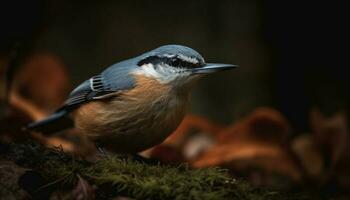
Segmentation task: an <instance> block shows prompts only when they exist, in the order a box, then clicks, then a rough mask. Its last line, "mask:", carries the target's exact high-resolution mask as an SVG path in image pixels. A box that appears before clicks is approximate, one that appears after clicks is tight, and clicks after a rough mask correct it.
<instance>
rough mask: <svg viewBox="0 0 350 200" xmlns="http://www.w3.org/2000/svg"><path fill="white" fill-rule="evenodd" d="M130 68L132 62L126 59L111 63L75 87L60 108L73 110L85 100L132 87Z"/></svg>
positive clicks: (109, 94) (106, 96) (99, 97)
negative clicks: (99, 72)
mask: <svg viewBox="0 0 350 200" xmlns="http://www.w3.org/2000/svg"><path fill="white" fill-rule="evenodd" d="M132 69H134V68H133V65H132V63H130V62H127V61H124V62H122V63H117V64H115V65H112V66H111V67H109V68H107V69H106V70H105V71H103V72H102V73H101V74H99V75H97V76H94V77H92V78H90V79H88V80H86V81H84V82H83V83H82V84H80V85H79V86H78V87H77V88H75V89H74V90H73V91H72V92H71V93H70V95H69V97H68V99H67V100H66V101H65V103H64V105H63V107H62V108H61V109H65V110H73V109H75V108H77V107H78V106H80V105H81V104H84V103H86V102H89V101H92V100H98V99H106V98H110V97H112V96H116V95H118V93H120V92H122V91H125V90H129V89H132V88H133V87H134V86H135V81H134V78H133V76H132V75H131V74H130V71H131V70H132ZM61 109H59V110H61Z"/></svg>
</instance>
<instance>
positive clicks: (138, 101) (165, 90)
mask: <svg viewBox="0 0 350 200" xmlns="http://www.w3.org/2000/svg"><path fill="white" fill-rule="evenodd" d="M135 79H136V87H135V88H134V89H132V90H129V91H125V92H122V93H121V94H120V95H119V96H117V97H113V98H110V99H106V100H98V101H93V102H90V103H87V104H85V105H83V106H81V107H80V108H79V109H77V111H76V112H75V113H74V119H75V124H76V127H77V128H78V129H79V130H80V132H81V134H82V135H83V136H84V137H88V138H89V139H93V140H98V141H99V142H100V143H102V144H104V146H106V147H110V148H112V149H113V150H115V151H117V152H138V151H141V150H144V149H146V148H149V147H151V146H153V145H156V144H158V143H160V142H162V141H163V140H164V139H165V138H166V137H167V136H168V135H169V134H170V133H171V132H172V131H174V130H175V129H176V128H177V126H178V125H179V123H180V122H181V121H182V118H183V116H184V114H185V110H186V107H187V102H188V93H186V92H185V93H184V92H178V91H174V90H173V89H172V88H171V86H167V85H162V84H160V83H159V82H158V81H157V80H154V79H152V78H147V77H143V76H142V77H141V76H136V77H135Z"/></svg>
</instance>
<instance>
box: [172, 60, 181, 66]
mask: <svg viewBox="0 0 350 200" xmlns="http://www.w3.org/2000/svg"><path fill="white" fill-rule="evenodd" d="M171 65H172V66H174V67H179V66H180V65H181V61H180V60H179V59H178V58H173V59H172V60H171Z"/></svg>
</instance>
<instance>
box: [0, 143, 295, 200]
mask: <svg viewBox="0 0 350 200" xmlns="http://www.w3.org/2000/svg"><path fill="white" fill-rule="evenodd" d="M2 154H3V155H2V157H6V158H7V159H10V160H13V161H15V162H16V163H17V164H18V165H20V166H24V167H27V168H30V169H32V170H33V171H35V172H36V173H38V174H40V175H41V177H43V179H44V180H45V184H41V185H40V186H39V187H38V188H35V189H34V192H40V190H45V189H47V188H51V189H52V188H53V187H54V189H72V188H74V187H75V185H76V184H77V182H78V177H79V176H80V177H83V178H84V179H85V180H87V181H88V182H89V183H90V184H91V185H95V186H96V197H97V198H98V199H101V198H103V199H104V198H107V199H108V198H113V197H116V196H126V197H131V198H135V199H300V198H301V196H299V195H297V196H295V195H294V196H291V195H283V194H281V193H278V192H271V191H267V190H263V189H257V188H253V187H252V186H250V185H249V184H247V183H246V182H243V181H238V180H236V179H233V178H232V177H230V176H229V175H228V174H227V173H226V171H225V170H223V169H219V168H208V169H189V167H188V166H187V165H185V164H184V165H179V166H169V165H162V164H160V163H157V162H153V163H148V162H144V161H140V160H137V159H134V158H133V157H131V156H118V155H113V156H106V157H102V158H101V159H99V160H98V161H96V162H94V163H91V162H87V161H83V160H76V159H74V158H72V157H71V156H69V155H67V154H65V153H63V152H62V151H61V150H59V149H57V150H51V149H47V148H45V147H43V146H40V145H37V144H35V143H30V144H25V145H18V144H16V145H15V144H13V145H8V147H7V150H6V154H4V153H3V152H2Z"/></svg>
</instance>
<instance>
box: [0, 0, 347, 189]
mask: <svg viewBox="0 0 350 200" xmlns="http://www.w3.org/2000/svg"><path fill="white" fill-rule="evenodd" d="M347 8H348V7H347V6H345V5H341V4H338V3H335V2H331V1H325V2H323V3H322V2H321V1H318V2H316V3H315V2H306V1H277V0H267V1H257V0H222V1H212V0H202V1H188V0H187V1H185V0H177V1H112V0H109V1H107V0H106V1H89V2H86V1H68V0H61V1H53V0H47V1H44V0H32V1H7V2H6V1H3V2H2V3H1V4H0V22H1V23H0V75H1V76H3V77H4V76H5V75H6V79H8V80H9V81H11V80H12V79H13V77H15V74H18V72H19V71H21V67H23V66H26V64H25V63H28V62H29V61H28V58H33V59H34V61H35V59H37V60H41V61H40V62H37V63H35V62H34V64H32V65H29V64H27V65H28V66H35V65H39V64H38V63H41V64H40V65H41V66H45V63H47V62H48V63H51V64H52V63H53V64H52V66H55V67H54V68H52V69H51V68H50V69H49V71H48V72H47V71H46V72H45V70H43V68H40V67H39V68H38V69H36V68H35V67H34V68H31V69H32V70H31V71H29V72H22V76H21V75H18V76H19V77H24V79H28V80H29V83H30V84H29V85H31V87H34V86H35V84H34V83H33V79H34V80H36V79H39V78H38V77H41V78H43V79H45V75H47V74H48V73H50V72H51V73H53V74H54V75H52V74H51V75H50V76H49V75H47V77H55V74H57V77H61V76H62V77H65V79H67V80H69V81H70V83H69V84H68V85H70V86H69V87H70V89H72V88H73V87H74V86H76V85H77V84H79V83H80V82H82V81H83V80H85V79H88V78H90V77H91V76H93V75H95V74H97V73H99V72H101V71H102V70H103V69H104V68H106V67H108V66H109V65H111V64H113V63H116V62H118V61H121V60H124V59H127V58H130V57H134V56H136V55H139V54H141V53H143V52H145V51H148V50H151V49H154V48H156V47H159V46H161V45H165V44H182V45H186V46H189V47H192V48H193V49H195V50H197V51H199V52H200V53H201V54H202V55H203V56H204V57H205V59H206V61H208V62H223V63H232V64H237V65H239V66H240V68H238V69H236V70H233V71H228V72H225V73H218V74H215V75H212V76H208V77H206V78H205V79H204V80H202V81H201V82H199V84H198V86H197V87H196V88H195V90H194V92H193V98H192V106H191V113H194V114H197V115H199V116H202V117H205V118H207V119H209V121H211V122H218V123H219V124H221V125H223V126H226V125H230V124H234V123H235V124H234V127H233V128H232V129H228V130H227V131H226V132H228V133H234V134H236V135H239V134H240V133H246V134H245V135H244V137H242V138H243V139H242V138H241V136H237V137H238V139H237V138H233V139H232V138H231V139H232V142H233V143H230V145H228V146H229V147H228V149H229V150H228V151H227V152H228V154H229V153H232V152H235V151H240V150H241V149H244V148H245V147H243V146H244V145H243V146H242V148H240V147H238V148H237V149H236V150H235V149H234V148H235V147H237V145H239V144H243V141H248V144H249V145H251V142H252V141H254V142H256V141H258V143H257V144H255V143H254V145H252V146H249V145H247V149H249V150H252V149H253V150H254V148H255V147H259V145H260V144H261V143H264V142H266V144H265V143H264V145H265V146H264V145H263V146H264V147H261V148H264V149H265V148H270V147H271V146H273V145H275V146H274V147H276V149H277V150H273V152H275V151H276V152H282V153H281V154H278V155H281V156H272V157H273V158H271V159H272V160H273V162H270V161H266V160H268V159H266V157H268V156H270V154H269V153H267V155H265V154H264V155H262V156H261V158H262V160H263V161H266V162H265V163H264V164H266V163H267V164H269V165H268V167H267V169H275V168H276V166H278V165H279V164H281V163H282V164H283V163H287V164H285V165H286V166H282V167H281V168H283V167H286V169H289V167H291V166H294V165H295V166H294V167H293V170H294V171H297V172H296V173H294V175H295V174H299V175H295V177H299V178H295V179H298V180H300V179H302V180H303V181H301V182H303V183H304V184H306V185H307V184H309V185H313V184H310V183H317V184H315V185H318V183H320V184H319V185H321V186H320V188H322V187H324V188H327V191H331V192H329V193H332V191H333V190H334V187H337V186H338V182H341V184H339V185H342V187H343V186H344V185H346V186H344V187H345V188H350V179H349V178H348V177H350V173H349V172H348V171H349V170H348V169H349V167H347V166H350V163H349V162H347V161H348V160H349V159H348V157H349V156H348V153H347V152H348V150H350V145H349V144H350V143H349V140H348V134H349V131H348V130H349V129H348V124H349V118H348V113H349V108H350V104H349V102H350V93H349V89H348V86H349V85H350V84H349V83H350V79H349V78H348V76H349V73H348V70H347V69H348V67H349V64H348V63H349V58H348V57H349V56H348V52H349V50H348V49H349V46H348V39H347V38H348V36H349V33H348V31H347V30H346V29H347V28H348V26H349V22H348V16H347V12H348V11H347V10H346V9H347ZM45 54H49V55H51V56H52V55H53V56H54V59H53V57H50V56H49V57H45V56H44V57H40V56H39V57H33V56H34V55H45ZM33 59H32V60H33ZM43 60H44V61H43ZM29 63H30V62H29ZM43 63H44V64H43ZM47 65H49V64H47ZM62 66H63V67H62ZM28 68H30V67H28ZM61 68H65V69H64V70H62V69H61ZM35 69H36V70H35ZM53 69H55V70H57V71H55V70H53ZM65 70H66V71H65ZM66 72H67V74H66ZM30 73H32V75H31V78H28V77H27V74H30ZM58 74H60V75H58ZM28 76H29V75H28ZM26 77H27V78H26ZM48 79H52V78H48ZM65 79H64V78H63V79H59V80H56V81H57V82H55V81H53V80H52V81H53V82H52V83H51V82H50V84H52V85H55V84H56V83H60V84H61V83H62V84H63V82H64V83H65V84H66V82H67V81H66V80H65ZM46 81H48V80H46ZM46 81H42V82H40V81H38V83H37V85H36V86H35V88H36V89H37V90H40V89H38V88H39V86H40V87H43V85H44V86H45V83H46ZM65 81H66V82H65ZM43 82H45V83H43ZM4 83H5V82H4V81H2V82H1V84H2V85H1V87H0V92H1V96H0V97H4V96H5V91H6V87H5V84H4ZM50 84H47V87H46V89H42V90H41V92H42V93H43V94H38V95H37V98H38V99H39V100H38V99H37V100H34V102H39V103H37V104H38V105H41V106H43V105H44V104H45V101H46V102H48V101H49V100H45V101H44V100H43V99H44V98H43V97H47V96H50V95H51V96H55V95H52V94H51V93H46V92H48V91H50V90H51V91H52V89H48V88H52V86H51V85H50ZM22 85H26V83H25V82H23V83H22ZM56 85H57V84H56ZM63 85H64V84H63ZM62 87H63V86H62ZM44 88H45V87H44ZM57 88H61V87H57ZM58 90H59V91H58ZM28 91H32V92H33V91H35V89H33V90H29V89H28V88H27V92H28ZM44 91H46V92H44ZM62 91H63V90H61V89H57V90H56V89H55V90H54V92H57V93H58V92H62ZM34 93H35V92H34ZM34 93H30V92H29V94H34ZM63 93H64V92H62V94H63ZM60 94H61V93H60ZM40 95H42V96H40ZM29 96H30V95H29ZM32 96H35V95H32ZM56 96H59V97H60V98H58V100H57V98H56V100H52V101H57V104H52V105H48V107H50V108H49V109H48V110H50V109H51V110H52V109H54V108H56V107H57V106H58V105H60V103H61V102H62V100H63V99H62V98H64V95H56ZM0 99H1V98H0ZM2 99H3V98H2ZM40 100H41V101H44V102H40ZM50 101H51V100H50ZM261 106H267V107H272V108H275V110H259V111H258V112H255V114H252V115H250V114H251V113H252V112H253V111H255V110H256V109H257V108H258V107H261ZM39 107H40V106H39ZM277 111H279V112H280V113H281V114H279V113H277ZM339 113H340V114H339ZM247 116H248V118H246V119H248V120H246V121H244V120H243V121H239V120H241V119H245V117H247ZM284 117H285V118H286V120H284ZM15 119H17V118H15ZM32 119H35V116H34V117H33V116H32ZM191 120H192V121H191ZM196 120H197V119H192V118H191V119H190V120H189V121H190V122H191V123H194V124H196V125H195V126H199V127H201V128H203V129H206V128H204V127H206V126H207V125H208V124H209V125H210V123H209V122H206V121H204V122H201V121H200V120H199V121H196ZM197 122H198V123H197ZM199 122H200V123H199ZM237 122H239V123H237ZM191 123H189V124H191ZM15 124H16V123H15ZM192 125H193V124H192ZM209 125H208V126H209ZM209 127H210V126H209ZM213 127H214V128H213ZM215 127H216V126H212V130H214V131H213V132H219V131H218V130H219V128H215ZM197 128H198V127H197ZM201 128H199V129H201ZM290 128H291V129H290ZM186 130H187V129H186ZM208 130H209V129H208ZM209 132H210V131H209ZM224 132H225V131H224ZM265 133H269V134H265ZM304 133H308V134H304ZM264 134H265V135H264ZM223 135H225V134H223ZM286 135H288V136H286ZM226 136H227V135H226ZM226 136H223V138H226ZM289 136H292V137H289ZM298 136H300V137H298ZM215 137H216V136H215ZM229 137H231V136H229ZM286 137H289V139H288V140H286V139H285V138H286ZM294 137H298V138H296V139H295V140H291V139H290V138H294ZM218 138H219V139H216V141H219V142H218V144H221V143H220V137H218ZM247 138H248V139H247ZM252 138H253V139H252ZM257 138H258V139H257ZM271 138H272V139H271ZM276 138H277V139H276ZM227 140H228V139H222V141H223V142H226V141H227ZM230 141H231V140H230ZM269 141H270V143H269ZM276 141H278V142H277V143H276ZM276 144H277V145H276ZM286 144H287V145H286ZM293 145H294V146H293ZM219 147H220V145H219ZM221 147H222V145H221ZM248 147H249V148H248ZM259 148H260V147H259ZM259 148H256V151H257V152H258V154H259V152H261V150H260V149H259ZM214 149H215V148H214ZM291 149H292V150H291ZM347 149H348V150H347ZM225 151H226V150H225ZM267 152H269V151H267ZM286 152H287V153H286ZM291 152H292V153H291ZM212 155H214V156H212V157H216V158H217V157H220V155H222V154H218V155H217V154H212ZM235 155H236V154H235ZM254 155H255V154H254ZM259 155H260V154H259ZM273 155H276V154H273ZM285 155H288V156H285ZM212 157H211V158H212ZM286 158H287V159H289V160H292V161H290V163H292V164H288V162H285V161H284V160H283V159H286ZM230 159H232V160H235V156H233V157H230ZM315 159H316V161H319V162H316V161H315ZM247 160H252V158H251V157H249V158H248V159H247ZM339 160H340V161H339ZM341 160H343V161H344V162H345V163H346V164H339V163H341ZM245 161H246V160H245ZM223 162H225V163H226V160H225V161H223ZM259 162H260V161H259ZM274 162H276V163H277V164H271V163H274ZM219 163H221V161H220V162H219ZM234 163H235V162H234ZM315 163H316V164H315ZM264 164H261V163H259V164H258V166H260V165H264ZM209 165H211V164H209ZM197 166H206V165H204V164H198V165H197ZM253 166H254V167H255V166H256V164H254V165H253ZM315 166H316V167H315ZM337 166H338V167H339V166H340V169H344V173H345V174H347V175H346V176H345V175H343V174H340V173H339V174H337V176H333V173H334V172H335V171H337V172H339V168H337ZM230 167H231V168H232V169H234V174H239V173H241V169H238V168H237V166H233V165H232V166H230ZM230 167H229V168H230ZM254 169H255V168H254ZM244 170H245V168H244ZM244 170H243V171H244ZM284 170H285V169H284V168H283V170H282V172H283V173H286V174H288V173H290V171H289V172H288V173H287V172H285V171H284ZM293 170H291V171H293ZM272 171H274V170H272ZM286 171H288V170H286ZM316 171H317V172H316ZM249 172H251V171H249ZM252 172H253V173H250V175H249V176H250V178H248V179H251V180H253V181H252V182H254V181H255V182H259V181H256V180H265V179H262V178H257V176H256V174H255V171H254V170H252ZM254 174H255V175H254ZM291 174H293V173H291ZM291 174H288V176H290V177H293V175H291ZM300 174H301V175H300ZM259 177H260V176H259ZM269 177H270V175H269ZM300 177H303V178H300ZM305 177H306V178H305ZM268 180H269V181H270V179H268ZM283 180H285V179H283ZM334 180H336V182H337V181H338V182H337V183H334ZM340 180H341V181H340ZM269 181H265V182H263V183H262V185H264V184H267V185H269V183H272V182H273V183H274V184H272V185H275V186H276V185H277V186H281V185H283V184H280V182H278V181H277V182H276V181H275V182H274V181H270V182H269ZM259 183H261V181H260V182H259ZM258 185H259V184H258ZM317 187H318V186H317Z"/></svg>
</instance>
